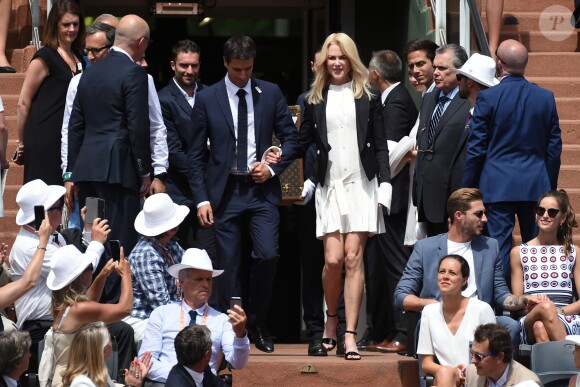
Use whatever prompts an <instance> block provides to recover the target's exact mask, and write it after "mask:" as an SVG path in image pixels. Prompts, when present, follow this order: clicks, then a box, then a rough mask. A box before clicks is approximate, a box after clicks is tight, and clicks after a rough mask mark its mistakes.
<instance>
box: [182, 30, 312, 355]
mask: <svg viewBox="0 0 580 387" xmlns="http://www.w3.org/2000/svg"><path fill="white" fill-rule="evenodd" d="M255 56H256V46H255V44H254V41H253V40H252V38H250V37H248V36H233V37H232V38H230V39H228V40H227V41H226V43H225V44H224V66H225V68H226V70H227V75H226V77H225V78H224V79H223V80H222V81H219V82H218V83H216V84H214V85H212V86H210V87H208V88H206V89H205V90H203V91H201V92H200V93H199V94H198V95H197V97H196V101H195V105H194V108H193V112H192V119H191V124H192V128H191V131H190V133H189V141H187V143H188V145H189V153H188V156H189V160H190V170H189V177H190V184H191V191H192V194H193V199H194V203H196V205H197V208H198V210H197V217H198V220H199V223H200V225H201V226H203V227H211V226H214V229H215V233H216V244H217V256H218V260H220V261H221V264H220V266H221V267H222V268H224V269H226V270H227V271H226V275H225V276H224V278H225V279H226V281H225V283H222V285H223V286H224V287H225V289H224V287H222V289H220V306H221V309H223V310H226V309H228V307H229V299H230V297H231V296H239V295H240V294H241V288H240V283H239V280H238V276H239V266H240V262H241V234H242V230H243V227H244V226H246V227H247V228H248V231H249V233H250V236H251V238H252V241H253V250H252V254H251V256H252V268H251V273H250V282H249V285H248V290H249V300H247V301H248V305H247V308H246V309H247V310H248V321H249V323H250V324H251V331H252V336H253V340H254V343H255V345H256V348H258V349H260V350H262V351H265V352H272V351H273V350H274V344H273V341H272V339H271V337H270V335H269V334H268V331H267V328H266V325H265V321H266V317H267V315H268V310H269V308H270V301H271V294H272V286H273V282H274V276H275V273H276V262H277V259H278V255H279V254H278V228H279V221H280V215H279V213H278V208H277V207H276V205H277V204H279V203H280V201H281V196H282V194H281V189H280V182H279V179H278V176H279V175H280V173H282V172H283V171H284V169H285V168H286V167H287V166H288V165H289V163H290V162H291V161H292V160H293V159H294V158H296V157H297V156H298V155H299V154H300V152H301V148H300V144H299V141H298V135H297V133H296V127H295V126H294V122H293V121H292V117H291V115H290V111H289V109H288V105H287V103H286V101H285V100H284V97H283V95H282V93H281V91H280V89H279V88H278V86H276V85H274V84H271V83H269V82H264V81H261V80H258V79H254V78H251V76H252V69H253V65H254V58H255ZM273 133H274V134H276V137H278V139H280V141H281V152H282V154H281V159H280V162H279V163H277V164H273V165H267V164H266V163H263V162H260V160H261V158H262V156H263V154H264V153H265V152H266V151H267V150H268V149H269V147H271V145H272V134H273ZM208 139H209V142H210V150H209V157H208V159H207V161H206V157H207V155H206V153H207V146H208V144H207V141H208Z"/></svg>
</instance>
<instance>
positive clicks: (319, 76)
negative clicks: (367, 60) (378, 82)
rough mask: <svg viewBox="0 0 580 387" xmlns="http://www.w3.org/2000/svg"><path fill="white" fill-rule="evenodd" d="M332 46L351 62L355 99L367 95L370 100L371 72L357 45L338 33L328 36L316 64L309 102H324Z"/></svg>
mask: <svg viewBox="0 0 580 387" xmlns="http://www.w3.org/2000/svg"><path fill="white" fill-rule="evenodd" d="M332 44H336V45H338V46H339V47H340V49H341V50H342V53H343V54H344V55H346V57H347V58H348V60H349V62H350V68H351V69H350V73H349V76H350V78H351V79H352V88H353V92H354V98H356V99H359V98H361V97H362V96H363V94H366V95H367V96H368V97H369V98H370V97H371V96H372V94H371V92H370V90H369V88H368V86H367V81H368V74H369V72H368V69H367V68H366V67H365V65H364V64H363V63H362V62H361V60H360V57H359V55H358V49H357V48H356V44H355V43H354V41H353V40H352V39H351V38H350V36H348V35H347V34H345V33H343V32H336V33H334V34H330V35H328V37H327V38H326V40H325V41H324V44H323V45H322V48H321V50H320V56H319V57H318V60H317V61H316V63H315V64H314V66H315V67H316V76H315V78H314V82H312V85H311V86H310V91H309V92H308V96H307V101H308V102H309V103H311V104H318V103H320V102H322V100H323V97H322V90H324V88H326V87H328V85H329V84H330V74H329V73H328V70H327V67H326V61H327V58H328V48H329V47H330V45H332Z"/></svg>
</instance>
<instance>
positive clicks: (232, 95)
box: [225, 75, 261, 173]
mask: <svg viewBox="0 0 580 387" xmlns="http://www.w3.org/2000/svg"><path fill="white" fill-rule="evenodd" d="M225 83H226V90H227V92H228V100H229V102H230V109H231V110H232V119H233V121H234V132H235V133H236V139H237V138H238V103H239V98H238V96H237V95H236V93H237V92H238V90H240V88H239V87H238V86H236V85H234V84H233V83H232V81H230V79H229V78H228V76H227V75H226V76H225ZM251 86H252V81H251V80H249V81H248V83H246V86H244V87H243V89H244V90H245V91H246V104H247V105H248V161H247V164H248V171H249V170H250V165H252V164H254V163H255V162H256V161H259V160H258V158H257V157H256V134H255V128H254V98H253V97H252V87H251ZM236 148H237V147H236ZM260 159H261V158H260ZM237 165H238V162H237V156H236V155H234V158H233V162H232V166H231V171H232V172H234V173H235V172H237V169H238V167H237Z"/></svg>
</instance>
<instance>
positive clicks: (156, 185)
mask: <svg viewBox="0 0 580 387" xmlns="http://www.w3.org/2000/svg"><path fill="white" fill-rule="evenodd" d="M164 192H165V183H164V182H163V181H161V179H158V178H154V179H153V182H152V183H151V188H150V192H149V193H150V194H151V195H155V194H158V193H164Z"/></svg>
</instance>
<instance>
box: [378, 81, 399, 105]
mask: <svg viewBox="0 0 580 387" xmlns="http://www.w3.org/2000/svg"><path fill="white" fill-rule="evenodd" d="M399 83H401V82H395V83H393V84H392V85H391V86H389V87H387V88H386V89H385V91H383V92H382V93H381V103H382V104H384V103H385V101H386V100H387V97H388V96H389V94H390V93H391V91H393V89H394V88H395V87H397V86H399Z"/></svg>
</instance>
